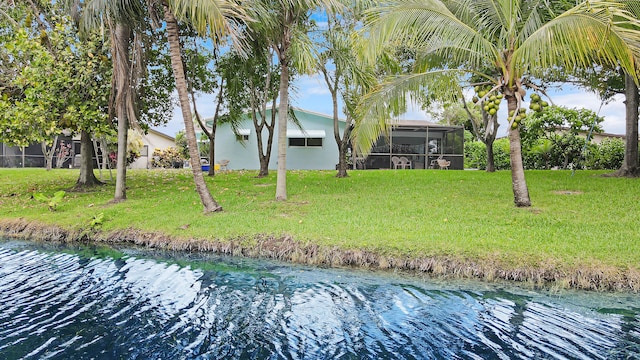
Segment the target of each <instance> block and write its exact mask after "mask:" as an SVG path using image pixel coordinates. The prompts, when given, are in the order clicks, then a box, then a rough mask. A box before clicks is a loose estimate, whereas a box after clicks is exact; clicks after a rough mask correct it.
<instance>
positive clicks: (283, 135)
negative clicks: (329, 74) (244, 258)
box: [276, 29, 290, 201]
mask: <svg viewBox="0 0 640 360" xmlns="http://www.w3.org/2000/svg"><path fill="white" fill-rule="evenodd" d="M289 31H290V30H289V29H287V30H285V32H286V33H287V35H285V36H284V40H283V44H282V45H281V46H282V48H281V49H278V59H279V61H280V90H279V92H280V95H279V97H280V104H279V106H278V176H277V179H276V200H277V201H285V200H287V117H288V115H289V112H288V109H289V58H288V54H287V52H288V49H289V43H290V35H288V34H289Z"/></svg>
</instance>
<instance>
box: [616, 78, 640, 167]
mask: <svg viewBox="0 0 640 360" xmlns="http://www.w3.org/2000/svg"><path fill="white" fill-rule="evenodd" d="M624 78H625V84H624V85H625V89H624V95H625V102H624V103H625V117H626V128H625V144H624V160H623V161H622V166H621V167H620V169H619V170H618V171H617V172H616V175H617V176H638V172H639V165H638V105H640V104H639V103H640V101H639V99H638V87H637V86H636V83H635V82H634V81H633V78H632V77H631V76H629V75H627V74H625V76H624Z"/></svg>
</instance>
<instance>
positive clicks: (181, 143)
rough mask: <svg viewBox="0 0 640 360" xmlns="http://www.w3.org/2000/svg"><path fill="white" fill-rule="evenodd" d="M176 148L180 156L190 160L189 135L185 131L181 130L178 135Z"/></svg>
mask: <svg viewBox="0 0 640 360" xmlns="http://www.w3.org/2000/svg"><path fill="white" fill-rule="evenodd" d="M176 148H177V150H178V154H180V156H181V157H182V158H183V159H185V160H189V158H190V156H189V144H188V143H187V135H186V134H185V132H184V130H180V131H178V133H177V134H176Z"/></svg>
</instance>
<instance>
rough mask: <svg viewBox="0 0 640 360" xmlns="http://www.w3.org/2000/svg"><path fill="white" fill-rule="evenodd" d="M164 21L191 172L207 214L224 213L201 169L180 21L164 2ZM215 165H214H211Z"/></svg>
mask: <svg viewBox="0 0 640 360" xmlns="http://www.w3.org/2000/svg"><path fill="white" fill-rule="evenodd" d="M163 7H164V19H165V22H166V24H167V41H168V42H169V48H170V50H171V68H172V69H173V77H174V79H175V81H176V89H177V90H178V98H179V99H180V108H181V110H182V118H183V120H184V128H185V134H186V136H187V144H188V146H189V156H190V159H189V162H190V163H191V171H192V172H193V178H194V182H195V185H196V191H197V192H198V195H200V201H201V202H202V205H203V206H204V212H205V213H211V212H215V211H222V207H221V206H220V205H218V203H217V202H216V201H215V200H214V199H213V196H211V193H210V192H209V189H208V188H207V184H206V183H205V181H204V176H203V175H202V168H201V167H200V155H199V153H198V143H197V141H196V131H195V127H194V126H193V117H192V115H191V106H190V104H189V92H188V89H187V82H186V78H185V73H184V67H183V66H182V53H181V49H180V38H179V36H178V21H177V20H176V18H175V16H174V15H173V13H172V12H171V10H170V9H169V5H168V4H167V3H166V2H164V3H163ZM211 165H213V164H211Z"/></svg>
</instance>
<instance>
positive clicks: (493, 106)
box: [472, 86, 502, 115]
mask: <svg viewBox="0 0 640 360" xmlns="http://www.w3.org/2000/svg"><path fill="white" fill-rule="evenodd" d="M474 90H475V92H476V95H475V96H474V97H473V99H472V100H473V102H474V103H478V101H480V99H484V101H482V109H483V110H484V111H485V112H486V113H488V114H489V115H495V114H496V113H497V112H498V110H500V102H501V101H502V94H499V93H498V94H495V95H490V96H488V97H487V98H485V96H487V94H489V91H491V88H490V87H481V86H476V87H475V88H474Z"/></svg>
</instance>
